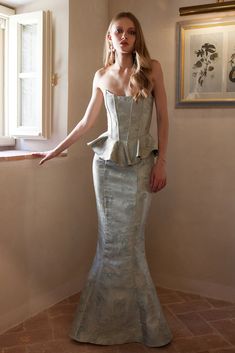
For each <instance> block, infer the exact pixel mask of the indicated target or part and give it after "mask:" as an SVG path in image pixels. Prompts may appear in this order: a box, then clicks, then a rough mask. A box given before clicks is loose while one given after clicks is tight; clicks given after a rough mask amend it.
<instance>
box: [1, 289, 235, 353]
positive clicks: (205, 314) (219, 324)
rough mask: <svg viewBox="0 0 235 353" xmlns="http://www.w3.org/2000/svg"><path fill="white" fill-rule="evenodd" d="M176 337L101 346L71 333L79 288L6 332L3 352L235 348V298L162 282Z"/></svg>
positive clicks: (183, 352) (225, 351)
mask: <svg viewBox="0 0 235 353" xmlns="http://www.w3.org/2000/svg"><path fill="white" fill-rule="evenodd" d="M157 293H158V296H159V299H160V302H161V304H162V308H163V310H164V312H165V315H166V318H167V321H168V323H169V325H170V327H171V329H172V332H173V335H174V338H173V340H172V341H171V342H170V343H169V344H168V345H166V346H164V347H162V348H149V347H146V346H144V345H143V344H139V343H128V344H122V345H113V346H100V345H94V344H86V343H79V342H76V341H73V340H71V339H70V338H69V337H68V331H69V327H70V325H71V322H72V318H73V314H74V312H75V309H76V307H77V304H78V302H79V293H78V294H76V295H73V296H72V297H70V298H67V299H65V300H63V301H61V302H60V303H58V304H56V305H54V306H52V307H51V308H49V309H47V310H45V311H43V312H41V313H40V314H38V315H36V316H34V317H33V318H31V319H28V320H27V321H25V322H23V323H22V324H20V325H18V326H16V327H14V328H13V329H11V330H9V331H7V332H5V333H4V334H2V335H0V353H75V352H76V353H103V352H104V353H130V352H132V353H150V352H163V353H164V352H166V353H195V352H198V353H199V352H200V353H212V352H213V353H215V352H217V353H235V302H233V303H228V302H224V301H221V300H215V299H211V298H205V297H201V296H199V295H193V294H188V293H183V292H180V291H175V290H169V289H165V288H162V287H157Z"/></svg>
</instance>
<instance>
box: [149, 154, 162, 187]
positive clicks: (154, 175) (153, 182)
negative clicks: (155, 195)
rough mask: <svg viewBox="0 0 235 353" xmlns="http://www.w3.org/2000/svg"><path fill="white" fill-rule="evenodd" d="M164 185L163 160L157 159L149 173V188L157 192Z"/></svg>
mask: <svg viewBox="0 0 235 353" xmlns="http://www.w3.org/2000/svg"><path fill="white" fill-rule="evenodd" d="M165 186H166V168H165V161H161V160H157V162H156V163H155V164H154V166H153V167H152V170H151V174H150V190H151V192H158V191H160V190H161V189H163V188H164V187H165Z"/></svg>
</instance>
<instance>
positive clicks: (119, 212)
mask: <svg viewBox="0 0 235 353" xmlns="http://www.w3.org/2000/svg"><path fill="white" fill-rule="evenodd" d="M153 164H154V156H153V154H151V155H149V156H148V157H147V158H144V159H142V160H140V161H139V163H137V164H134V165H131V166H126V167H120V166H119V165H117V164H115V163H114V162H112V161H104V160H102V159H100V158H99V157H98V156H97V155H96V154H95V155H94V159H93V181H94V188H95V195H96V202H97V212H98V241H97V249H96V255H95V257H94V260H93V263H92V266H91V269H90V271H89V274H88V278H87V281H86V284H85V286H84V288H83V290H82V293H81V296H80V302H79V304H78V307H77V310H76V313H75V317H74V320H73V324H72V328H71V331H70V337H71V338H73V339H74V340H76V341H80V342H90V343H95V344H102V345H112V344H121V343H127V342H140V343H143V344H145V345H147V346H150V347H159V346H163V345H166V344H167V343H169V342H170V341H171V339H172V333H171V331H170V328H169V327H168V324H167V322H166V319H165V317H164V314H163V311H162V308H161V305H160V302H159V299H158V296H157V293H156V289H155V286H154V284H153V281H152V278H151V275H150V272H149V268H148V265H147V262H146V257H145V237H144V228H145V223H146V217H147V214H148V211H149V207H150V203H151V197H152V194H151V192H150V190H149V179H150V171H151V168H152V166H153Z"/></svg>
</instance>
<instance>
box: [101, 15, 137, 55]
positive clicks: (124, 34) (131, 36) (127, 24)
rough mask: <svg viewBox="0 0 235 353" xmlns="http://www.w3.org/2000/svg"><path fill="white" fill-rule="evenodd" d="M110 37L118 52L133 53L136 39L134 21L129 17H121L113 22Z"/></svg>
mask: <svg viewBox="0 0 235 353" xmlns="http://www.w3.org/2000/svg"><path fill="white" fill-rule="evenodd" d="M108 38H109V41H111V42H112V44H113V47H114V49H115V50H116V51H117V52H121V53H132V52H133V50H134V47H135V39H136V30H135V26H134V23H133V22H132V21H131V20H130V19H129V18H128V17H123V18H120V19H119V20H117V21H115V22H114V23H113V25H112V27H111V30H110V33H109V34H108Z"/></svg>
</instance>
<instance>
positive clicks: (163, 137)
mask: <svg viewBox="0 0 235 353" xmlns="http://www.w3.org/2000/svg"><path fill="white" fill-rule="evenodd" d="M105 40H106V47H105V56H104V61H105V62H104V67H102V68H101V69H100V70H98V71H97V72H96V73H95V75H94V80H93V90H92V97H91V100H90V102H89V105H88V107H87V110H86V112H85V115H84V117H83V118H82V120H81V121H80V122H79V123H78V124H77V126H76V127H75V128H74V129H73V131H72V132H71V133H70V134H69V135H68V136H67V138H65V140H64V141H62V142H61V143H60V144H59V145H58V146H57V147H56V148H55V149H53V150H52V151H49V152H44V153H38V154H37V155H39V156H43V157H44V158H43V159H42V160H41V161H40V164H43V163H44V162H45V161H47V160H49V159H51V158H53V157H55V156H57V155H58V154H59V153H61V152H62V151H63V150H64V149H66V148H68V147H69V146H71V145H72V144H73V143H74V142H75V141H77V140H78V138H79V137H80V136H82V135H83V134H85V133H86V132H87V131H88V130H89V129H90V128H91V127H92V126H93V125H94V123H95V121H96V119H97V118H98V115H99V112H100V109H101V106H102V103H103V101H104V104H105V107H106V110H107V117H108V131H106V132H105V133H103V134H101V135H100V136H99V137H98V138H96V139H95V140H93V141H91V142H89V143H88V145H90V146H91V147H92V148H93V150H94V152H95V155H94V159H93V180H94V187H95V194H96V201H97V211H98V222H99V227H98V228H99V236H98V243H97V251H96V255H95V258H94V260H93V264H92V266H91V269H90V272H89V275H88V279H87V282H86V285H85V288H84V289H83V291H82V293H81V297H80V302H79V305H78V308H77V312H76V314H75V317H74V321H73V324H72V328H71V332H70V337H71V338H72V339H74V340H77V341H80V342H90V343H96V344H103V345H110V344H120V343H126V342H142V343H144V344H145V345H147V346H150V347H159V346H163V345H166V344H167V343H169V342H170V341H171V339H172V333H171V331H170V328H169V327H168V324H167V322H166V320H165V317H164V314H163V312H162V309H161V305H160V303H159V300H158V297H157V294H156V290H155V287H154V284H153V282H152V278H151V276H150V273H149V269H148V265H147V262H146V258H145V244H144V226H145V222H146V216H147V214H148V210H149V206H150V201H151V196H152V193H153V192H157V191H159V190H161V189H162V188H164V187H165V185H166V170H165V162H166V149H167V137H168V114H167V102H166V93H165V88H164V83H163V74H162V70H161V65H160V63H159V62H158V61H156V60H151V59H150V56H149V53H148V50H147V48H146V45H145V41H144V37H143V33H142V30H141V27H140V24H139V22H138V20H137V19H136V17H135V16H134V15H133V14H131V13H129V12H128V13H125V12H123V13H119V14H118V15H117V16H115V17H114V18H113V20H112V21H111V23H110V26H109V28H108V31H107V34H106V39H105ZM153 102H155V104H156V108H157V124H158V149H157V148H156V145H155V142H154V140H153V138H152V136H151V135H150V134H149V128H150V123H151V117H152V108H153ZM156 155H158V157H157V160H156V161H155V158H154V157H155V156H156Z"/></svg>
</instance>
